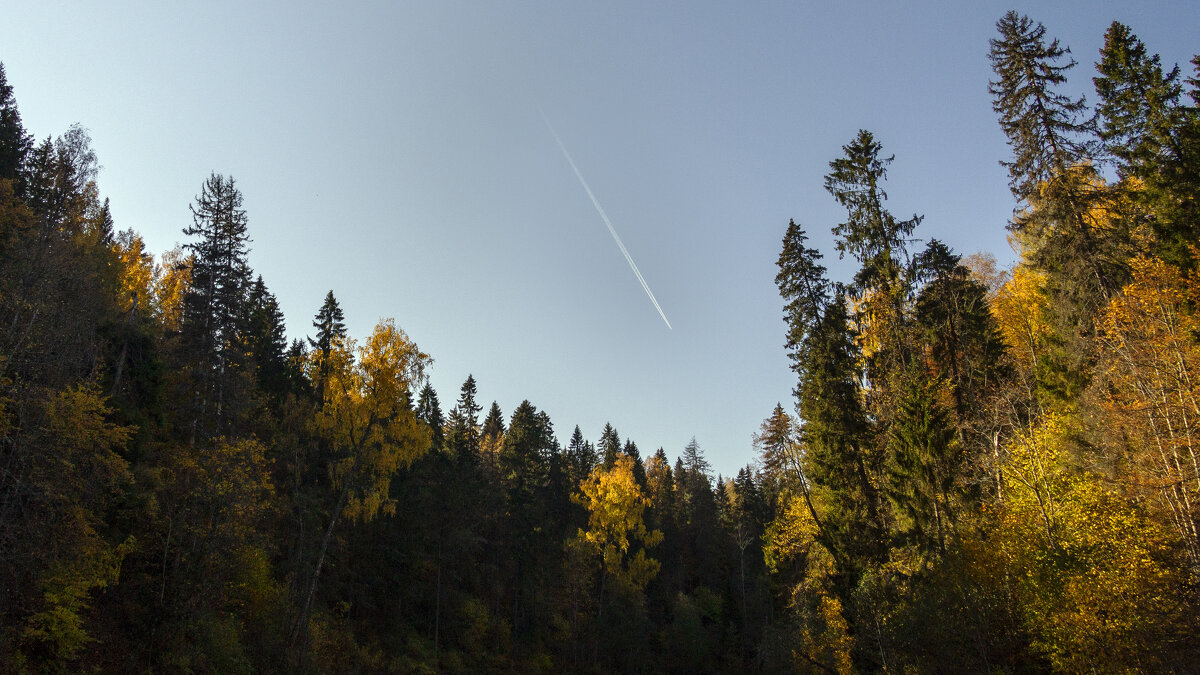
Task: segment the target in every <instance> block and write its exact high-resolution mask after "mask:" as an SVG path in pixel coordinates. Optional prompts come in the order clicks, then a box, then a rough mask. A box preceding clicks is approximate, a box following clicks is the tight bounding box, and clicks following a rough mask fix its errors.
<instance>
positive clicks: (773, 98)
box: [0, 0, 1200, 474]
mask: <svg viewBox="0 0 1200 675" xmlns="http://www.w3.org/2000/svg"><path fill="white" fill-rule="evenodd" d="M1010 8H1015V9H1017V10H1018V11H1021V12H1024V13H1027V14H1029V15H1030V16H1031V17H1032V18H1034V19H1036V20H1040V21H1042V22H1043V23H1045V24H1046V26H1047V28H1048V29H1049V32H1050V34H1051V35H1055V36H1058V37H1059V38H1061V39H1062V40H1063V42H1064V43H1065V44H1067V45H1069V46H1070V47H1071V48H1072V51H1073V53H1074V56H1075V58H1076V59H1077V60H1079V61H1080V66H1079V67H1077V68H1076V69H1075V71H1074V79H1073V82H1072V89H1073V90H1077V91H1081V92H1082V91H1087V90H1088V89H1089V88H1090V78H1091V75H1092V63H1093V62H1094V61H1095V59H1096V51H1097V49H1099V47H1100V45H1101V43H1102V39H1103V34H1104V31H1105V30H1106V28H1107V26H1108V24H1109V23H1110V22H1111V21H1112V20H1114V19H1116V20H1120V21H1122V22H1124V23H1126V24H1128V25H1130V26H1131V27H1132V28H1133V30H1134V32H1135V33H1137V34H1138V35H1139V36H1140V37H1141V38H1142V39H1143V40H1144V41H1145V42H1146V43H1147V45H1148V46H1149V48H1150V49H1151V50H1152V51H1156V52H1159V53H1161V54H1162V56H1163V59H1164V62H1166V63H1168V64H1169V63H1174V62H1179V63H1181V64H1184V65H1185V66H1186V61H1187V60H1188V59H1190V58H1191V55H1192V54H1193V53H1195V52H1197V51H1200V42H1198V40H1197V36H1198V35H1200V3H1195V2H1182V1H1180V2H1125V3H1114V2H1065V1H1064V2H1053V3H1034V2H1022V3H1017V4H1016V5H1015V6H1014V5H1013V4H1010V3H998V2H961V1H958V2H941V3H922V4H919V5H915V6H912V5H909V4H908V3H900V2H894V1H886V2H885V1H880V2H846V3H840V4H839V3H827V2H753V3H734V2H727V3H713V2H705V3H701V2H694V1H692V2H645V1H644V0H643V1H638V2H593V3H567V2H473V3H468V2H452V1H442V2H423V3H399V2H396V3H393V2H374V3H303V2H286V3H284V2H280V3H248V2H203V3H190V4H188V5H186V6H185V5H183V4H182V3H171V2H137V3H135V2H116V3H85V2H70V3H68V2H52V1H50V2H15V3H7V4H6V6H5V8H4V10H3V21H2V22H0V61H3V62H4V64H5V67H6V69H7V73H8V79H9V83H10V84H11V85H13V86H14V88H15V93H16V96H17V100H18V103H19V105H20V108H21V113H22V116H23V119H24V121H25V124H26V126H27V127H28V128H29V129H30V130H31V131H32V132H33V133H34V134H35V135H37V136H38V137H39V138H44V137H46V136H47V135H57V134H59V133H61V132H63V131H64V130H66V128H67V127H68V126H69V125H70V124H72V123H75V122H78V123H81V124H82V125H84V126H85V127H87V128H88V129H89V130H90V132H91V135H92V138H93V141H94V146H95V149H96V151H97V154H98V155H99V158H100V162H101V164H102V165H103V170H102V171H101V174H100V180H99V182H100V189H101V192H102V193H103V194H104V195H106V196H108V197H110V198H111V200H112V210H113V214H114V217H115V219H116V221H117V225H118V227H120V228H122V229H124V228H133V229H135V230H137V231H139V232H141V233H142V234H143V236H144V237H145V239H146V240H147V242H148V244H149V246H150V248H151V249H152V250H154V251H162V250H165V249H168V248H170V247H171V246H173V245H174V244H175V242H177V241H180V240H181V239H182V234H181V229H182V228H183V227H184V226H185V225H187V224H188V223H189V221H190V216H189V212H188V204H189V203H191V201H192V199H193V197H194V195H195V194H196V193H197V192H198V191H199V189H200V185H201V182H202V181H203V180H204V179H205V178H206V177H207V176H208V175H209V173H210V172H211V171H217V172H221V173H224V174H228V175H232V176H234V177H235V178H236V179H237V180H238V183H239V185H240V187H241V189H242V191H243V193H244V195H245V205H246V208H247V210H248V213H249V217H250V233H251V237H252V238H253V244H252V247H253V250H252V252H251V254H250V261H251V264H252V266H253V267H254V268H255V270H256V271H258V272H259V273H261V274H262V275H263V277H264V278H265V280H266V282H267V284H268V286H269V287H270V288H271V290H272V291H274V292H275V293H276V294H277V295H278V296H279V300H280V303H281V305H282V307H283V310H284V312H285V314H286V316H287V321H288V328H289V333H290V334H291V335H292V336H303V335H305V334H307V333H311V332H312V329H311V327H310V325H311V318H312V316H313V314H315V312H316V310H317V308H318V306H319V305H320V304H321V301H322V299H323V298H324V295H325V292H326V291H328V290H329V289H331V288H332V289H333V291H334V293H335V294H336V295H337V297H338V299H339V300H340V301H341V303H342V306H343V308H344V309H345V312H346V318H347V324H348V326H349V328H350V331H351V333H352V334H353V335H355V336H357V337H362V336H365V335H366V334H367V333H368V332H369V331H370V329H371V327H372V326H373V325H374V323H375V322H376V321H377V320H378V319H379V318H380V317H385V316H392V317H395V318H396V320H397V323H398V324H399V325H400V326H402V327H403V328H404V329H405V330H406V331H407V332H408V333H409V335H411V336H412V337H413V338H414V339H415V340H416V342H417V344H418V345H420V346H421V348H422V349H424V350H425V351H427V352H429V353H431V354H432V355H433V357H434V359H435V363H434V366H433V370H432V379H433V383H434V386H435V387H436V388H437V390H438V392H439V394H440V396H441V399H442V405H443V408H444V409H445V410H447V411H448V410H449V408H450V407H451V405H452V404H453V401H454V400H455V399H456V398H457V395H458V388H459V386H460V384H461V383H462V381H463V380H464V379H465V378H466V377H467V374H468V373H473V374H474V375H475V378H476V380H477V381H478V383H479V393H480V397H481V399H482V400H483V403H484V404H485V406H486V404H488V403H490V402H491V401H492V400H493V399H495V400H497V401H498V402H499V403H500V405H501V407H502V408H503V409H504V411H505V414H506V415H509V414H511V412H512V410H513V408H514V407H515V406H516V405H517V404H518V403H519V402H520V401H521V400H522V399H526V398H527V399H529V400H530V401H531V402H533V403H534V405H536V406H538V407H539V409H544V410H546V411H547V412H548V413H549V414H550V416H551V419H552V420H553V422H554V424H555V429H556V432H557V434H558V436H559V439H560V440H561V441H563V442H565V441H566V440H567V439H568V438H569V437H570V434H571V431H572V429H573V428H574V426H575V425H576V424H578V425H580V427H581V428H582V430H583V432H584V435H585V436H586V437H588V438H589V439H592V440H593V441H594V440H596V439H597V438H598V437H599V435H600V430H601V428H602V427H603V425H604V423H605V422H606V421H611V422H612V423H613V425H614V426H615V427H616V428H617V429H618V431H619V432H620V433H621V436H622V438H626V437H630V438H632V439H633V440H635V441H636V442H637V443H638V446H639V447H640V448H641V450H642V453H643V455H648V454H650V453H653V451H654V450H655V449H656V448H658V447H659V446H662V447H664V448H665V449H666V450H667V453H668V455H669V456H671V457H672V458H674V457H675V456H676V455H678V454H679V452H680V450H681V449H682V448H683V446H684V444H686V443H687V441H688V440H689V439H690V438H691V437H692V436H695V437H696V438H697V440H698V441H699V443H700V446H701V448H702V450H703V451H704V452H705V453H706V455H707V456H708V458H709V460H710V461H711V462H712V463H713V465H714V467H715V469H716V470H718V471H720V472H722V473H725V474H730V473H733V472H736V471H737V469H738V468H739V467H740V466H743V465H745V464H746V463H748V462H750V461H752V460H753V459H754V453H753V450H752V447H751V434H752V433H754V432H755V431H756V430H757V428H758V426H759V424H760V423H761V421H762V419H763V418H764V417H766V416H767V415H768V414H769V413H770V412H771V410H772V408H773V407H774V406H775V403H776V402H777V401H782V402H783V403H784V405H785V406H787V407H788V408H789V409H790V408H791V403H790V398H791V389H792V386H793V378H792V373H791V371H790V370H789V369H788V362H787V358H786V356H785V354H784V350H783V348H782V342H783V330H784V326H783V323H782V321H781V319H780V317H781V313H780V306H781V302H780V300H779V298H778V295H777V294H776V290H775V286H774V283H773V279H774V275H775V259H776V257H777V255H778V250H779V244H780V239H781V237H782V236H783V232H784V228H785V227H786V225H787V222H788V219H789V218H795V219H796V220H797V221H798V222H800V223H802V224H804V225H805V226H806V228H808V230H809V232H810V234H811V236H812V240H813V242H815V244H816V245H817V246H819V247H820V248H821V249H822V250H823V251H825V253H826V256H827V259H828V262H829V266H830V268H831V271H832V273H833V275H834V276H835V277H836V278H839V279H845V278H848V277H849V276H850V274H851V273H852V270H851V269H850V268H849V266H848V265H845V264H839V263H838V262H837V258H836V253H835V252H834V251H833V246H832V238H831V236H830V234H829V228H830V227H831V226H832V225H834V224H835V223H837V222H839V221H840V219H841V218H842V215H843V214H842V213H840V212H839V210H838V207H837V205H836V204H835V203H834V202H833V200H832V198H830V197H829V196H828V195H827V194H826V193H825V192H824V190H823V189H822V176H823V175H824V174H825V172H826V171H827V165H828V162H829V161H830V160H832V159H834V158H835V157H837V156H839V155H840V152H841V150H840V148H841V146H842V145H843V144H845V143H847V142H848V141H849V140H850V139H851V138H852V136H853V135H854V134H855V132H856V131H857V130H858V129H860V128H865V129H869V130H871V131H872V132H874V133H875V135H876V137H877V138H878V139H879V140H880V141H881V142H882V143H883V145H884V150H885V152H886V153H888V154H892V153H894V154H895V156H896V160H895V163H894V164H893V165H892V169H891V173H890V175H889V182H888V185H887V191H888V194H889V196H890V197H891V200H890V203H889V206H890V207H891V209H892V210H893V212H895V213H897V214H898V215H908V214H911V213H913V212H917V213H922V214H924V215H925V216H926V219H925V222H924V224H923V225H922V226H921V227H920V228H919V229H918V230H917V235H918V236H920V237H922V238H924V239H928V238H930V237H937V238H939V239H942V240H944V241H946V242H947V243H949V244H950V245H951V246H953V247H954V248H955V249H956V250H957V251H959V252H962V253H971V252H974V251H978V250H987V251H991V252H993V253H994V254H996V256H997V257H998V258H999V259H1000V260H1001V262H1005V263H1007V262H1009V261H1010V260H1011V258H1012V253H1011V251H1010V250H1009V248H1008V246H1007V244H1006V241H1005V230H1004V225H1005V223H1006V222H1007V220H1008V218H1009V216H1010V215H1011V213H1012V208H1013V203H1012V199H1011V197H1010V195H1009V192H1008V190H1007V186H1006V175H1005V172H1004V170H1003V168H1002V167H1000V166H999V165H998V163H997V162H998V160H1000V159H1003V158H1005V157H1006V156H1007V148H1006V146H1005V144H1004V139H1003V136H1002V135H1001V133H1000V131H999V128H998V126H997V124H996V121H995V115H994V114H993V112H992V110H991V100H990V98H989V96H988V93H987V82H988V79H989V77H991V72H990V69H989V64H988V61H987V51H988V44H987V41H988V39H989V38H990V37H992V36H993V34H994V25H995V22H996V20H997V19H998V18H999V17H1000V16H1001V15H1002V14H1003V13H1004V12H1005V11H1006V10H1008V9H1010ZM539 106H540V107H541V108H542V109H543V110H545V113H546V115H547V116H548V118H549V119H550V121H551V122H552V123H553V124H554V126H555V128H556V129H557V131H558V133H559V135H560V136H561V137H562V140H563V142H564V143H565V145H566V147H567V148H568V149H569V151H570V152H571V154H572V156H573V157H574V159H575V162H576V163H577V164H578V166H579V169H580V171H581V172H582V173H583V175H584V176H585V177H586V179H587V181H588V182H589V183H590V185H591V188H592V190H593V191H594V192H595V195H596V198H597V199H598V200H599V202H600V204H602V205H603V207H604V209H605V211H606V212H607V213H608V215H609V216H610V218H611V219H612V222H613V225H614V227H615V228H616V230H617V232H619V233H620V235H621V237H622V239H623V240H624V242H625V245H626V247H627V248H628V249H629V252H630V253H631V255H632V256H633V258H634V260H635V261H636V262H637V264H638V266H639V267H640V269H641V271H642V274H643V275H644V276H645V279H646V281H647V283H648V284H649V286H650V288H651V289H653V291H654V293H655V295H656V296H657V297H658V300H659V302H660V303H661V305H662V307H663V310H664V311H665V313H666V315H667V317H668V318H669V319H670V321H671V323H672V325H673V326H674V330H668V329H667V327H666V326H665V325H664V324H663V322H662V320H661V319H660V318H659V316H658V313H657V312H656V311H655V309H654V307H653V306H652V305H651V304H650V301H649V300H648V299H647V297H646V295H645V293H644V292H643V290H642V288H641V285H640V284H639V283H638V281H637V279H636V278H635V277H634V275H633V274H632V272H631V271H630V269H629V267H628V266H627V264H626V262H625V260H624V258H623V256H622V255H621V253H620V252H619V251H618V249H617V247H616V245H615V244H614V243H613V240H612V238H611V237H610V236H609V234H608V231H607V230H606V228H605V226H604V224H603V222H602V221H601V220H600V218H599V216H598V215H597V213H596V211H595V209H594V208H593V206H592V204H591V202H590V200H589V199H588V197H587V195H586V194H585V193H584V191H583V189H582V188H581V187H580V185H579V183H578V181H577V180H576V178H575V176H574V174H573V173H572V171H571V169H570V167H569V166H568V165H567V163H566V161H565V160H564V158H563V156H562V154H561V153H560V152H559V150H558V148H557V146H556V145H555V142H554V139H553V137H552V136H551V135H550V133H549V132H548V131H547V129H546V126H545V124H544V123H543V121H542V119H541V117H540V115H539V113H538V108H539Z"/></svg>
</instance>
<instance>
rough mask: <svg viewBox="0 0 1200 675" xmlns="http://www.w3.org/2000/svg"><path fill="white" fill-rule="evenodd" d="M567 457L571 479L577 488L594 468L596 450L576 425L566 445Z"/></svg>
mask: <svg viewBox="0 0 1200 675" xmlns="http://www.w3.org/2000/svg"><path fill="white" fill-rule="evenodd" d="M567 457H568V458H569V460H570V464H571V479H572V481H573V482H574V484H575V485H576V486H578V485H579V482H580V481H582V480H583V479H584V478H587V477H588V474H590V473H591V472H592V469H594V468H595V467H596V448H595V447H594V446H592V444H591V443H589V442H588V441H587V440H585V439H584V438H583V432H582V431H580V430H579V425H578V424H577V425H575V431H573V432H571V440H570V441H569V442H568V443H567Z"/></svg>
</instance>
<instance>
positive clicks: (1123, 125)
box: [1092, 21, 1200, 265]
mask: <svg viewBox="0 0 1200 675" xmlns="http://www.w3.org/2000/svg"><path fill="white" fill-rule="evenodd" d="M1096 72H1097V76H1096V77H1093V78H1092V82H1093V83H1094V84H1095V86H1096V96H1097V104H1096V112H1097V117H1098V122H1099V125H1098V126H1099V129H1098V130H1099V134H1100V139H1101V141H1103V143H1104V148H1105V151H1106V152H1107V153H1108V154H1109V155H1110V156H1111V157H1112V159H1113V161H1114V162H1115V164H1116V167H1117V172H1118V174H1119V175H1120V176H1122V177H1125V178H1136V179H1137V180H1138V184H1136V185H1125V184H1123V186H1125V187H1128V188H1129V189H1126V190H1124V191H1123V194H1125V195H1128V196H1129V197H1131V198H1132V199H1133V200H1134V201H1136V202H1139V203H1141V204H1142V205H1143V208H1145V209H1146V210H1147V211H1148V212H1149V216H1150V217H1149V222H1150V224H1151V226H1152V227H1153V229H1154V233H1155V235H1156V237H1157V242H1156V243H1157V245H1158V252H1159V253H1160V254H1161V255H1162V256H1163V257H1165V258H1166V259H1167V260H1168V261H1170V262H1172V263H1174V264H1177V265H1190V258H1191V253H1190V250H1189V247H1190V246H1191V245H1192V244H1194V243H1195V241H1196V240H1197V238H1198V236H1200V143H1197V142H1196V141H1197V140H1200V136H1198V135H1197V132H1200V117H1198V115H1197V111H1196V109H1195V108H1192V107H1189V106H1185V105H1184V104H1183V102H1182V100H1181V99H1182V95H1183V87H1182V85H1181V84H1180V83H1179V67H1178V66H1175V67H1173V68H1171V70H1169V71H1165V72H1164V70H1163V67H1162V64H1161V62H1160V59H1159V56H1158V55H1157V54H1149V53H1148V52H1147V50H1146V46H1145V45H1144V44H1143V43H1142V41H1141V40H1139V39H1138V38H1137V36H1136V35H1134V34H1133V32H1132V31H1130V30H1129V27H1128V26H1125V25H1124V24H1122V23H1120V22H1117V21H1114V22H1113V24H1112V26H1111V27H1109V29H1108V32H1107V33H1106V34H1105V36H1104V47H1103V48H1102V49H1101V50H1100V60H1099V61H1098V62H1097V63H1096Z"/></svg>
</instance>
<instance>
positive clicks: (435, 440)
mask: <svg viewBox="0 0 1200 675" xmlns="http://www.w3.org/2000/svg"><path fill="white" fill-rule="evenodd" d="M416 412H417V419H419V420H421V421H422V422H424V423H425V425H426V426H428V427H429V432H430V445H429V448H430V450H432V451H433V452H437V451H439V450H441V449H442V445H443V444H444V443H445V435H444V434H443V432H442V425H444V424H445V421H444V420H443V419H442V409H441V406H440V405H439V404H438V395H437V391H436V390H434V388H433V384H432V383H430V382H426V383H425V386H424V387H422V388H421V394H420V396H418V397H417V411H416Z"/></svg>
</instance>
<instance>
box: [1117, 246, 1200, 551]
mask: <svg viewBox="0 0 1200 675" xmlns="http://www.w3.org/2000/svg"><path fill="white" fill-rule="evenodd" d="M1130 267H1131V269H1132V281H1131V282H1130V283H1129V284H1128V285H1127V286H1125V288H1124V289H1123V292H1122V293H1121V295H1120V296H1118V297H1116V298H1114V299H1113V300H1112V302H1110V303H1109V305H1108V307H1107V308H1106V310H1105V312H1104V314H1103V316H1102V319H1101V321H1100V326H1101V334H1100V344H1101V347H1102V365H1103V368H1104V375H1105V377H1106V380H1107V383H1108V385H1109V386H1108V387H1107V388H1105V389H1104V396H1103V404H1104V410H1105V412H1106V413H1107V416H1108V420H1109V422H1110V424H1111V425H1112V426H1113V427H1115V428H1116V429H1119V430H1120V432H1122V434H1123V435H1124V436H1125V437H1127V438H1128V439H1129V441H1128V443H1127V445H1128V452H1129V460H1130V467H1129V483H1130V484H1131V485H1132V486H1133V489H1134V491H1135V495H1134V496H1137V497H1149V498H1150V499H1151V500H1153V502H1154V503H1157V504H1158V505H1160V507H1161V509H1162V512H1163V513H1164V515H1165V519H1166V520H1167V521H1168V522H1170V523H1172V524H1173V525H1174V527H1175V529H1176V531H1177V532H1178V533H1179V536H1180V538H1181V539H1182V541H1183V542H1184V543H1185V545H1186V547H1187V550H1188V553H1189V555H1190V557H1191V563H1192V565H1193V566H1194V567H1195V566H1200V530H1198V528H1197V523H1196V511H1197V509H1198V508H1200V460H1198V458H1197V451H1198V450H1200V448H1198V447H1197V446H1198V445H1200V430H1198V429H1197V428H1196V425H1197V423H1198V422H1200V380H1198V379H1197V378H1196V376H1195V374H1196V373H1200V341H1198V340H1197V335H1198V334H1200V319H1198V318H1197V316H1196V315H1195V314H1194V313H1193V312H1192V310H1191V307H1194V306H1195V303H1196V302H1197V301H1198V300H1200V283H1198V282H1197V280H1196V278H1195V277H1193V278H1192V279H1187V278H1185V277H1184V276H1183V274H1182V272H1180V270H1179V269H1178V268H1177V267H1174V266H1172V265H1168V264H1166V263H1164V262H1163V261H1161V260H1159V259H1156V258H1146V257H1137V258H1133V259H1132V260H1131V261H1130Z"/></svg>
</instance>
